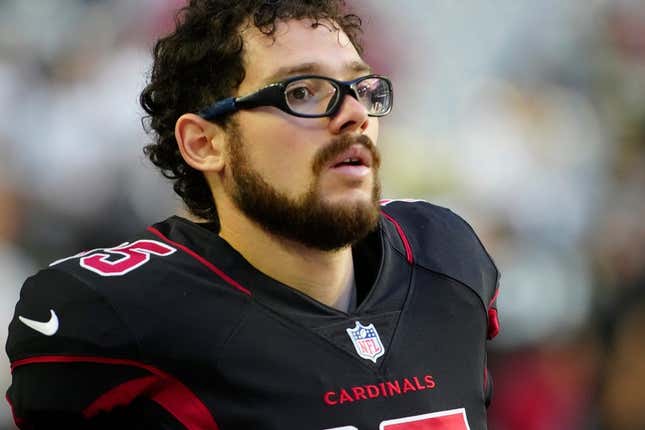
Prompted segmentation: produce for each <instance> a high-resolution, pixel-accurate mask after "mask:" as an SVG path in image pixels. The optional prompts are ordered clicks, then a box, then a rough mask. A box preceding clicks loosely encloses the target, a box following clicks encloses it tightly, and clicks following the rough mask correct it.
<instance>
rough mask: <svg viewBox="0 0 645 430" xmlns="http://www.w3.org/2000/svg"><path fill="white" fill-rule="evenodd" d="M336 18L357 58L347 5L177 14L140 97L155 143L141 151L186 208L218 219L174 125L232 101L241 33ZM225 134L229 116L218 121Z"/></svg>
mask: <svg viewBox="0 0 645 430" xmlns="http://www.w3.org/2000/svg"><path fill="white" fill-rule="evenodd" d="M304 18H309V19H313V20H314V23H317V22H318V21H320V20H331V21H332V22H334V23H336V24H337V25H338V26H339V27H340V28H341V29H342V30H343V31H344V32H345V33H346V34H347V35H348V37H349V38H350V40H351V42H352V44H353V45H354V46H355V47H356V49H357V51H358V52H359V53H361V52H362V49H361V44H360V41H359V36H360V34H361V32H362V30H361V20H360V18H359V17H358V16H356V15H354V14H349V13H346V11H345V1H344V0H235V1H231V0H190V3H189V4H188V5H187V6H185V7H184V8H182V9H181V10H179V12H178V13H177V18H176V28H175V30H174V32H172V33H170V34H169V35H167V36H165V37H162V38H161V39H159V40H158V41H157V43H156V44H155V46H154V50H153V59H154V63H153V66H152V71H151V76H150V82H149V83H148V85H147V86H146V87H145V89H144V90H143V92H142V93H141V96H140V99H139V101H140V104H141V106H142V107H143V109H144V110H145V112H146V113H147V115H146V116H145V117H144V118H143V124H144V128H145V129H146V131H148V132H150V131H151V129H152V130H153V131H154V137H155V140H154V142H153V143H152V144H149V145H147V146H146V147H145V148H144V153H145V154H146V155H147V156H148V157H149V158H150V160H151V161H152V162H153V163H154V164H155V165H156V166H157V167H159V168H160V169H161V172H162V174H163V175H164V176H165V177H166V178H169V179H172V180H174V184H173V188H174V190H175V192H176V193H177V194H179V196H181V198H182V199H183V200H184V203H185V205H186V207H187V208H188V210H189V211H190V212H191V213H192V214H194V215H196V216H198V217H200V218H203V219H206V220H209V221H217V218H218V217H217V208H216V206H215V202H214V201H213V197H212V195H211V192H210V189H209V187H208V184H207V182H206V179H205V177H204V175H203V173H202V172H200V171H198V170H195V169H193V168H192V167H190V166H189V165H188V164H187V163H186V162H185V161H184V159H183V158H182V156H181V154H180V152H179V148H178V146H177V141H176V140H175V123H176V122H177V119H179V117H180V116H181V115H182V114H184V113H188V112H193V113H196V112H198V111H199V110H201V109H202V108H204V107H206V106H208V105H210V104H211V103H213V102H215V101H216V100H219V99H222V98H225V97H230V96H232V95H233V94H234V91H235V89H236V88H238V87H239V85H240V84H241V82H242V81H243V80H244V75H245V70H244V66H243V62H242V50H243V48H244V44H243V40H242V36H241V34H240V30H241V28H242V26H243V25H245V24H246V23H249V24H251V25H254V26H255V27H257V28H258V29H259V30H260V31H262V32H263V33H264V34H266V35H267V36H271V37H274V33H275V30H276V24H277V21H279V20H287V19H304ZM216 121H217V122H218V124H220V125H221V126H223V127H224V128H225V129H226V128H228V127H229V126H230V125H231V123H230V117H225V118H222V119H218V120H216Z"/></svg>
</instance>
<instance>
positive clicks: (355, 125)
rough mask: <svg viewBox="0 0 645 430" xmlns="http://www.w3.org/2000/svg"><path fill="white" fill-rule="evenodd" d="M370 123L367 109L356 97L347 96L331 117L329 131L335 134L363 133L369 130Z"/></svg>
mask: <svg viewBox="0 0 645 430" xmlns="http://www.w3.org/2000/svg"><path fill="white" fill-rule="evenodd" d="M369 121H370V117H369V116H368V115H367V109H365V107H364V106H363V105H362V104H360V103H359V102H358V100H356V99H355V98H354V97H352V96H351V95H346V96H345V99H344V100H343V101H342V104H341V105H340V108H338V111H337V112H336V114H335V115H334V116H333V117H331V120H330V121H329V129H330V130H331V132H332V133H333V134H341V133H347V132H358V133H363V132H364V131H365V130H366V129H367V126H368V125H369Z"/></svg>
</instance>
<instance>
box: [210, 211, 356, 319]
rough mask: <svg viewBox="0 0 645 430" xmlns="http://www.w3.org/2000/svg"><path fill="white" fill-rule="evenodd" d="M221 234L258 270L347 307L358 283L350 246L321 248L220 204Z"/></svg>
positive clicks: (321, 300) (339, 306)
mask: <svg viewBox="0 0 645 430" xmlns="http://www.w3.org/2000/svg"><path fill="white" fill-rule="evenodd" d="M218 215H219V217H220V233H219V235H220V237H222V238H223V239H224V240H226V241H227V242H228V243H229V244H230V245H231V246H232V247H233V248H235V250H236V251H238V252H239V253H240V254H242V256H243V257H244V258H245V259H246V260H247V261H248V262H249V263H251V264H252V265H253V266H254V267H255V268H256V269H258V270H259V271H261V272H263V273H264V274H266V275H268V276H270V277H271V278H273V279H275V280H277V281H280V282H282V283H283V284H286V285H288V286H290V287H292V288H295V289H296V290H298V291H300V292H302V293H304V294H306V295H308V296H310V297H312V298H314V299H315V300H317V301H319V302H321V303H324V304H325V305H327V306H331V307H334V308H337V309H341V310H346V308H347V301H348V300H347V299H348V297H351V294H350V292H351V288H353V285H354V265H353V261H352V250H351V247H350V246H347V247H344V248H341V249H339V250H334V251H321V250H319V249H313V248H310V247H307V246H305V245H303V244H301V243H298V242H295V241H291V240H287V239H285V238H282V237H279V236H276V235H274V234H271V233H269V232H267V231H266V230H264V229H263V228H262V227H260V226H259V225H258V224H257V223H256V222H254V221H252V220H250V219H249V218H248V217H246V216H245V215H244V214H242V213H241V212H240V211H239V210H237V208H233V207H231V206H228V205H227V207H220V206H219V205H218Z"/></svg>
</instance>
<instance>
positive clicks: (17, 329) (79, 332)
mask: <svg viewBox="0 0 645 430" xmlns="http://www.w3.org/2000/svg"><path fill="white" fill-rule="evenodd" d="M7 353H8V355H9V358H10V359H11V361H12V362H15V361H16V360H20V359H23V358H27V357H31V356H36V355H38V356H42V355H79V354H80V355H85V354H88V355H95V354H100V355H105V354H109V355H112V356H119V355H127V356H132V355H133V354H136V342H134V341H133V339H132V337H131V336H130V333H129V331H128V330H127V328H126V326H125V325H124V323H123V322H122V321H121V320H120V319H119V318H118V316H117V315H116V313H115V311H114V309H113V308H112V307H111V306H110V305H109V304H108V303H107V302H106V301H105V300H104V298H103V297H102V296H101V295H100V294H98V293H97V292H96V291H95V290H94V289H92V288H90V287H89V286H86V285H85V284H84V283H83V282H81V281H79V280H78V279H76V278H75V277H73V276H71V275H69V274H67V273H64V272H61V271H58V270H55V269H46V270H43V271H40V272H39V273H37V274H36V275H35V276H32V277H31V278H29V279H27V280H26V281H25V283H24V285H23V287H22V290H21V292H20V300H19V301H18V304H17V305H16V310H15V315H14V317H13V320H12V321H11V324H10V325H9V337H8V340H7Z"/></svg>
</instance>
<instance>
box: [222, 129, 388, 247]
mask: <svg viewBox="0 0 645 430" xmlns="http://www.w3.org/2000/svg"><path fill="white" fill-rule="evenodd" d="M228 131H229V148H230V167H231V180H230V181H229V180H226V181H225V188H226V192H227V193H228V194H229V195H230V196H231V197H232V199H233V202H234V203H235V204H236V205H237V207H238V208H239V209H240V210H241V211H242V212H243V213H244V214H245V215H246V216H247V217H249V218H250V219H251V220H253V221H255V222H256V223H258V225H260V226H261V227H262V228H263V229H264V230H265V231H267V232H269V233H270V234H273V235H277V236H280V237H282V238H285V239H288V240H291V241H295V242H298V243H300V244H303V245H305V246H307V247H310V248H314V249H319V250H323V251H331V250H336V249H340V248H343V247H345V246H347V245H353V244H354V243H356V242H358V241H359V240H361V239H363V238H364V237H365V236H367V235H368V234H369V233H370V232H371V231H373V230H374V229H376V227H377V225H378V220H379V213H380V212H379V203H378V201H379V198H380V181H379V178H378V169H379V167H380V160H381V157H380V154H379V151H378V149H377V148H376V146H375V145H374V143H372V141H371V139H370V138H369V137H367V136H364V135H361V136H358V137H352V136H349V135H341V136H340V137H339V138H337V139H334V140H333V141H331V142H330V143H329V144H327V145H326V146H324V147H322V148H321V149H320V150H319V151H318V152H317V153H316V154H315V156H314V159H313V162H312V166H311V168H312V172H313V178H314V179H313V181H312V183H311V184H310V186H309V188H308V190H306V191H305V192H304V193H303V194H302V195H300V196H299V197H297V198H292V197H289V196H287V195H286V194H284V193H283V192H281V191H279V190H278V189H276V188H275V187H273V186H272V185H271V184H269V183H268V182H267V181H266V180H265V179H264V178H263V177H262V176H261V175H260V173H259V172H258V171H257V170H255V169H254V168H253V167H252V166H251V165H250V162H249V161H248V157H247V156H246V153H245V151H244V146H245V144H244V141H243V138H242V135H241V133H240V131H239V126H238V125H237V124H235V123H233V124H230V125H229V130H228ZM355 144H360V145H363V146H364V147H365V148H367V149H368V150H369V151H370V153H371V154H372V166H371V167H372V171H373V175H374V176H373V185H372V192H371V199H370V200H369V201H357V202H351V203H336V204H333V203H330V202H326V201H325V200H324V198H323V197H322V193H321V190H320V188H321V187H320V177H321V173H322V171H323V169H324V168H325V166H327V165H328V164H329V162H331V161H332V160H334V159H335V158H336V157H337V156H339V155H340V154H342V153H343V152H344V151H346V150H347V149H349V148H350V147H351V146H352V145H355Z"/></svg>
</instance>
